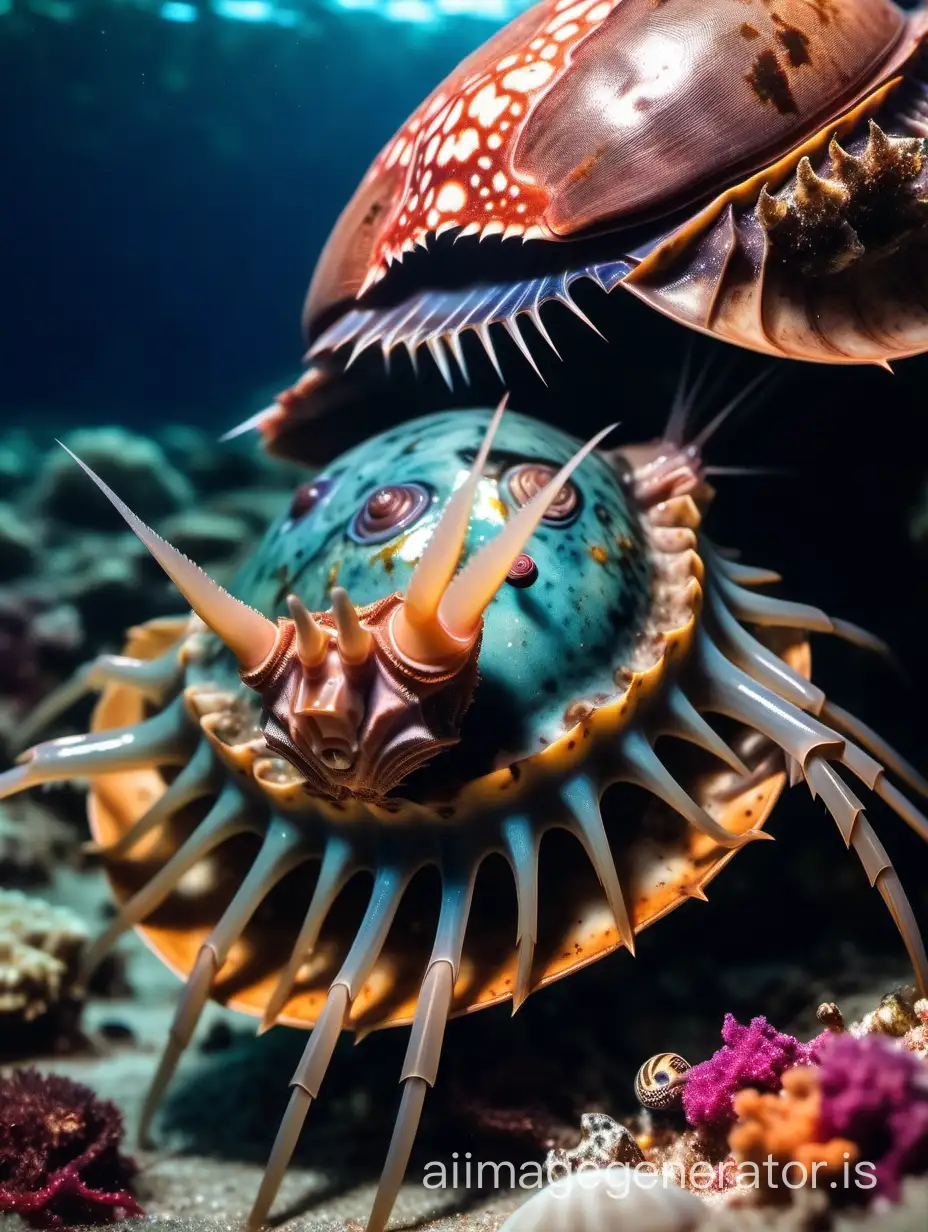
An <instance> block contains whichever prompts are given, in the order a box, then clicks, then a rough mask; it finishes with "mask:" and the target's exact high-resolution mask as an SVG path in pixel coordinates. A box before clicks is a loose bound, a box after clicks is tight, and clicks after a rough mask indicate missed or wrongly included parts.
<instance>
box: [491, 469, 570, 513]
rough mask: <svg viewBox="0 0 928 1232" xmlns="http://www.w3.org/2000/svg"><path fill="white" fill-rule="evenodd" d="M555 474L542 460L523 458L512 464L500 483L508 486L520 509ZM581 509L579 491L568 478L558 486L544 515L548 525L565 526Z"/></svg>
mask: <svg viewBox="0 0 928 1232" xmlns="http://www.w3.org/2000/svg"><path fill="white" fill-rule="evenodd" d="M556 474H557V471H556V470H555V468H554V467H553V466H545V465H544V464H543V463H541V462H524V463H523V464H522V465H521V466H514V467H512V469H511V470H508V471H507V472H506V474H505V475H504V476H503V486H504V488H505V489H507V490H508V492H509V495H510V497H511V498H512V500H513V501H514V502H515V504H516V506H517V507H518V508H520V509H521V507H522V506H523V505H527V504H528V502H529V501H530V500H531V499H532V497H533V496H537V494H538V493H539V492H540V491H541V489H542V488H543V487H545V486H546V485H547V484H549V483H550V482H551V480H552V478H553V477H554V475H556ZM579 512H580V493H579V491H578V490H577V488H575V487H574V485H573V484H572V483H571V482H570V481H569V480H568V482H567V483H565V484H564V486H563V487H562V488H561V490H560V492H558V494H557V496H556V497H555V499H554V502H553V503H552V505H551V506H550V508H549V509H548V512H547V513H546V514H545V516H544V521H545V523H546V524H547V525H549V526H566V525H567V524H568V523H569V522H572V521H573V520H574V518H576V516H577V514H578V513H579Z"/></svg>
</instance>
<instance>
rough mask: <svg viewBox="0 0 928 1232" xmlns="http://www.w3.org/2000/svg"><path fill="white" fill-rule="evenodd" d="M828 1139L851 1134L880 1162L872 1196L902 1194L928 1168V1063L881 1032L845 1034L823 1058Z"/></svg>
mask: <svg viewBox="0 0 928 1232" xmlns="http://www.w3.org/2000/svg"><path fill="white" fill-rule="evenodd" d="M818 1061H819V1066H820V1085H821V1092H822V1104H821V1114H820V1126H819V1129H820V1133H821V1136H822V1137H823V1139H827V1138H848V1139H850V1140H851V1141H852V1142H855V1143H856V1144H857V1145H858V1147H859V1149H860V1159H861V1160H864V1161H867V1162H868V1163H872V1164H873V1165H874V1169H873V1176H874V1178H875V1185H874V1187H873V1189H872V1191H871V1195H872V1196H874V1197H875V1196H878V1195H879V1196H884V1197H886V1198H889V1199H890V1200H895V1199H897V1198H898V1197H899V1189H900V1182H901V1179H902V1177H903V1176H909V1175H917V1174H919V1173H921V1172H925V1171H928V1067H926V1065H925V1063H924V1061H920V1060H919V1059H918V1058H917V1057H914V1056H912V1054H911V1053H909V1052H906V1051H905V1050H904V1049H902V1048H900V1047H898V1045H896V1044H893V1043H892V1042H890V1041H889V1040H887V1039H885V1038H884V1037H883V1036H880V1035H867V1036H864V1037H863V1038H861V1039H855V1038H854V1037H853V1036H851V1035H839V1036H836V1037H835V1038H833V1039H831V1040H830V1041H829V1042H828V1044H827V1046H826V1047H823V1048H822V1049H821V1052H820V1055H819V1057H818Z"/></svg>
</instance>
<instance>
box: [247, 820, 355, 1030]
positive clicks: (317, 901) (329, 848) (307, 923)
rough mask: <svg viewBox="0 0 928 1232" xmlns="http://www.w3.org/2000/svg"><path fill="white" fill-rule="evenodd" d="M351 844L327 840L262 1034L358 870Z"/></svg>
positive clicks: (282, 1003) (274, 1017) (274, 1019)
mask: <svg viewBox="0 0 928 1232" xmlns="http://www.w3.org/2000/svg"><path fill="white" fill-rule="evenodd" d="M356 867H357V866H356V865H355V863H354V857H353V851H352V847H351V844H350V843H348V842H346V841H345V840H344V839H342V838H338V837H337V836H335V835H333V836H332V837H331V838H330V839H329V840H328V842H327V843H326V847H325V853H324V855H323V857H322V864H321V865H320V867H319V876H318V877H317V879H316V885H315V888H314V890H313V895H312V898H311V899H310V903H309V908H308V910H307V912H306V918H305V919H304V920H303V925H302V927H301V929H300V931H299V934H298V935H297V939H296V941H295V942H294V945H293V949H292V950H291V952H290V958H289V960H288V962H287V965H286V967H285V968H284V970H283V971H282V972H281V973H280V977H279V979H278V981H277V983H276V985H275V986H274V991H273V992H272V993H271V995H270V997H269V998H268V1002H267V1005H266V1006H265V1007H264V1014H263V1016H262V1020H261V1026H260V1027H259V1028H258V1034H259V1035H261V1034H263V1033H264V1032H265V1031H269V1030H270V1028H271V1027H272V1026H273V1025H274V1023H275V1022H276V1021H277V1019H278V1017H279V1016H280V1012H281V1010H282V1009H283V1008H284V1006H285V1005H286V1003H287V1000H288V998H289V997H290V993H291V991H292V989H293V985H294V983H295V982H296V977H297V973H298V972H299V970H300V967H302V966H303V964H304V963H305V962H306V961H307V959H309V957H310V956H311V955H312V952H313V949H314V948H315V945H316V941H317V940H318V937H319V932H320V930H321V928H322V925H323V924H324V923H325V918H326V916H327V915H328V914H329V911H330V910H331V907H332V904H333V903H334V902H335V899H336V898H337V897H338V895H339V893H340V892H341V890H342V889H343V887H344V886H345V885H346V884H347V882H348V880H349V879H350V878H351V877H352V876H353V875H354V873H355V871H356Z"/></svg>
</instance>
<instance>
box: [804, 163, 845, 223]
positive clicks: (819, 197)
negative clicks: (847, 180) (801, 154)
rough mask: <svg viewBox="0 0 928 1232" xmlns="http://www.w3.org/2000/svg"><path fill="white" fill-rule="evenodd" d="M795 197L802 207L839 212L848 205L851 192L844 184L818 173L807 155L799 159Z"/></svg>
mask: <svg viewBox="0 0 928 1232" xmlns="http://www.w3.org/2000/svg"><path fill="white" fill-rule="evenodd" d="M794 197H795V201H796V204H797V206H799V208H800V209H803V210H816V211H818V210H828V211H829V212H831V213H838V212H840V211H841V210H843V209H844V208H845V206H846V205H847V203H848V201H849V200H850V193H849V191H848V190H847V188H845V187H844V185H843V184H840V183H838V182H837V181H835V180H826V179H823V178H822V177H821V176H820V175H816V173H815V170H814V169H813V167H812V164H811V162H810V161H809V159H808V157H805V158H801V159H800V160H799V165H798V166H797V168H796V189H795V193H794Z"/></svg>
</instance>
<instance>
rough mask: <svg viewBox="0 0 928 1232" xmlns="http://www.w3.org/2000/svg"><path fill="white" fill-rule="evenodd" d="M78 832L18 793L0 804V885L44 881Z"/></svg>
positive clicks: (70, 848)
mask: <svg viewBox="0 0 928 1232" xmlns="http://www.w3.org/2000/svg"><path fill="white" fill-rule="evenodd" d="M77 844H78V832H77V831H76V829H75V828H74V827H73V826H71V825H69V824H68V823H67V822H66V821H63V820H62V819H61V818H60V817H58V816H57V815H56V814H55V813H53V812H52V811H51V809H48V808H46V807H44V806H43V805H42V804H39V803H38V802H37V801H36V800H32V799H29V798H28V797H25V796H22V797H20V798H19V799H16V800H8V801H6V802H5V803H4V804H2V805H0V885H4V886H10V887H16V888H23V887H26V886H39V885H46V884H47V883H48V882H49V880H50V879H51V876H52V871H53V870H54V869H55V868H56V867H61V866H62V865H64V864H67V863H68V862H69V861H70V859H71V857H72V855H73V854H74V853H75V851H76V849H77Z"/></svg>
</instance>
